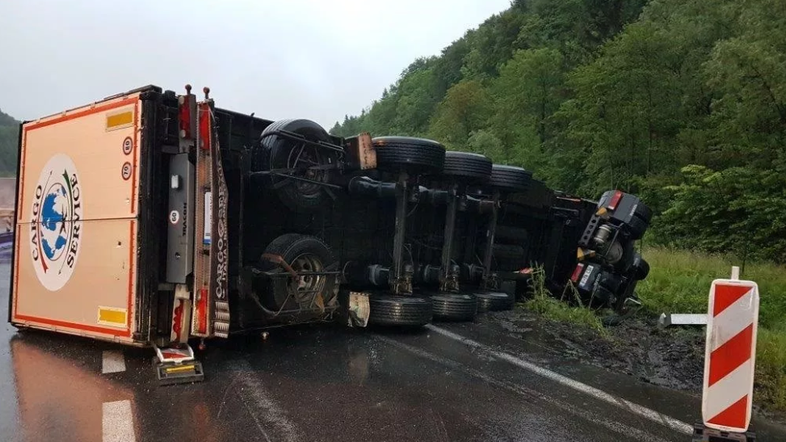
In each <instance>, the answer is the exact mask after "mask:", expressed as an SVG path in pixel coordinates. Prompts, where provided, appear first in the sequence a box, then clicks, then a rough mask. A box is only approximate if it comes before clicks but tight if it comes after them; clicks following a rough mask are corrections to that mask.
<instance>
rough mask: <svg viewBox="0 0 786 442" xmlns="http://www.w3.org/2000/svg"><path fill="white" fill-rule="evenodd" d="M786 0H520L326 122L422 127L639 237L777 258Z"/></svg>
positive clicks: (375, 128) (785, 254) (784, 257)
mask: <svg viewBox="0 0 786 442" xmlns="http://www.w3.org/2000/svg"><path fill="white" fill-rule="evenodd" d="M784 54H786V3H783V2H781V1H780V0H747V1H745V2H739V1H734V0H714V1H711V2H707V1H706V0H651V1H646V0H641V1H624V0H615V1H600V0H567V1H563V2H553V1H549V0H517V1H514V2H513V4H512V6H511V7H510V8H509V9H508V10H506V11H504V12H502V13H500V14H498V15H495V16H492V17H491V18H489V19H488V20H486V21H485V22H484V23H483V24H482V25H480V26H479V27H478V28H477V29H473V30H469V31H467V32H466V34H465V35H464V36H463V37H462V38H460V39H458V40H456V41H455V42H453V43H452V44H451V45H450V46H448V47H446V48H445V49H444V50H443V51H442V53H441V54H440V55H439V56H435V57H427V58H421V59H418V60H415V61H414V62H413V63H412V64H411V65H410V66H409V67H407V68H406V69H405V70H404V71H403V72H402V73H401V75H400V77H399V79H398V80H397V81H396V82H395V84H393V85H391V86H390V87H389V88H387V89H386V90H385V91H384V92H383V93H382V97H381V98H380V99H378V100H376V101H375V102H374V103H371V104H370V106H369V107H368V108H366V109H364V110H362V111H361V113H360V114H359V115H357V116H347V117H346V118H345V119H344V121H343V122H337V123H336V125H335V126H334V127H333V128H332V132H333V133H335V134H339V135H351V134H355V133H357V132H359V131H369V132H371V133H372V134H374V135H387V134H397V135H415V136H427V137H430V138H433V139H436V140H439V141H441V142H443V143H444V144H445V145H446V146H447V147H448V148H449V149H456V150H472V151H477V152H482V153H485V154H487V155H489V156H490V157H492V158H493V159H494V160H495V161H498V162H505V163H509V164H516V165H520V166H523V167H525V168H528V169H531V170H533V171H534V173H535V175H536V176H537V177H539V178H540V179H544V180H545V181H547V182H548V183H549V184H550V185H551V186H553V187H555V188H559V189H562V190H566V191H570V192H574V193H578V194H581V195H585V196H589V197H597V196H598V195H599V194H600V192H602V191H603V190H606V189H609V188H620V189H624V190H626V191H630V192H633V193H637V194H639V195H640V196H642V197H643V198H644V199H645V201H646V202H647V203H648V204H649V205H650V206H652V207H653V208H654V209H655V210H656V213H657V214H658V215H659V216H657V217H656V220H655V223H654V226H653V229H651V230H650V235H649V236H648V239H647V241H655V242H659V243H662V244H669V245H678V246H681V247H687V248H696V249H701V250H705V251H710V252H724V253H726V252H733V253H736V254H737V255H739V256H742V257H744V258H749V259H750V258H755V259H772V260H775V261H778V262H786V194H784V192H783V189H784V188H786V176H785V175H784V174H783V173H782V171H783V170H784V169H786V56H784Z"/></svg>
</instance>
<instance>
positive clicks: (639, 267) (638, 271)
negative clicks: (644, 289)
mask: <svg viewBox="0 0 786 442" xmlns="http://www.w3.org/2000/svg"><path fill="white" fill-rule="evenodd" d="M633 272H634V273H633V275H634V277H635V278H636V279H637V280H639V281H641V280H643V279H645V278H646V277H647V275H649V274H650V264H649V263H648V262H647V261H645V260H644V258H642V257H641V255H639V254H638V253H637V254H636V255H635V256H634V257H633Z"/></svg>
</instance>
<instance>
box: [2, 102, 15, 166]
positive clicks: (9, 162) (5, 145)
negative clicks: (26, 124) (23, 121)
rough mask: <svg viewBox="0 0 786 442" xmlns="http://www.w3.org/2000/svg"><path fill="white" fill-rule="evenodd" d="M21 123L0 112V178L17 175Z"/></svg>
mask: <svg viewBox="0 0 786 442" xmlns="http://www.w3.org/2000/svg"><path fill="white" fill-rule="evenodd" d="M18 133H19V121H16V120H15V119H13V118H11V116H10V115H8V114H5V113H3V111H2V110H0V177H8V176H14V174H16V162H17V161H16V156H17V143H18V141H19V138H18Z"/></svg>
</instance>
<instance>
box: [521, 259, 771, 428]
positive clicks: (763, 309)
mask: <svg viewBox="0 0 786 442" xmlns="http://www.w3.org/2000/svg"><path fill="white" fill-rule="evenodd" d="M642 255H643V256H644V258H645V259H646V260H647V262H649V264H650V273H649V276H647V278H646V279H645V280H644V281H642V282H640V283H639V285H638V287H637V292H638V295H639V298H640V299H641V301H642V303H643V309H642V310H641V311H640V312H639V314H644V315H653V316H657V315H660V314H661V313H707V300H708V297H709V291H710V285H711V284H712V280H713V279H717V278H729V276H730V274H731V266H732V265H741V264H740V263H739V262H736V261H735V260H733V259H732V258H729V257H726V256H720V255H707V254H701V253H694V252H688V251H679V250H670V249H663V248H647V249H645V250H644V251H643V253H642ZM740 279H748V280H751V281H754V282H756V283H757V284H758V286H759V296H760V298H761V301H760V307H759V333H758V340H757V345H756V376H755V387H754V403H755V404H756V405H758V406H760V407H762V408H764V409H766V410H769V411H775V412H778V413H786V267H783V266H777V265H774V264H770V263H747V265H746V266H745V267H744V269H741V272H740ZM532 281H533V292H534V293H533V296H532V298H531V299H529V300H528V301H527V302H526V303H525V308H527V309H529V310H531V311H533V312H536V313H538V314H540V315H542V316H544V317H546V318H548V319H552V320H555V321H560V322H565V323H570V324H575V325H577V326H580V327H588V328H590V329H593V330H596V331H597V332H598V333H599V335H600V336H602V337H604V338H610V334H609V333H608V331H607V330H606V329H605V328H604V327H603V324H602V321H601V317H600V315H602V314H605V313H606V312H602V311H596V310H593V309H589V308H586V307H587V306H582V305H581V301H580V300H579V299H578V296H577V293H576V292H575V288H573V286H572V285H570V284H569V285H568V288H567V289H566V290H565V292H564V293H562V294H559V296H556V297H553V296H552V295H551V294H550V293H549V292H548V290H547V289H546V288H545V286H544V282H545V276H544V272H543V269H541V268H536V269H534V271H533V277H532ZM564 301H572V304H573V305H570V304H568V303H567V302H564ZM577 304H578V305H577Z"/></svg>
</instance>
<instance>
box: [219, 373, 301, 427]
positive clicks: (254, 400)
mask: <svg viewBox="0 0 786 442" xmlns="http://www.w3.org/2000/svg"><path fill="white" fill-rule="evenodd" d="M234 365H235V367H236V368H238V369H239V370H238V372H237V374H236V375H235V379H234V380H233V381H232V383H230V385H229V387H227V390H229V389H231V388H232V387H233V385H234V384H235V381H237V384H238V386H239V387H240V388H239V389H238V388H235V391H234V392H233V393H234V394H236V395H237V396H238V398H239V399H240V402H241V403H242V404H243V406H244V407H245V408H246V411H248V414H250V415H251V418H252V419H253V420H254V423H255V424H256V427H257V429H258V430H259V432H260V433H261V434H262V436H264V437H265V440H267V441H273V440H275V441H286V442H296V441H300V440H304V437H303V434H302V433H301V432H300V430H299V429H298V428H297V426H296V425H295V423H294V422H292V421H291V420H289V416H287V412H286V410H284V409H282V408H281V406H280V405H279V404H278V403H277V402H276V401H275V400H274V399H273V397H272V395H271V394H270V393H269V392H268V391H267V388H265V386H264V384H263V383H262V382H261V381H260V380H259V379H258V377H257V376H255V375H254V371H253V369H252V368H251V366H250V365H249V363H248V362H247V361H238V362H237V363H236V364H234ZM225 396H226V393H225ZM219 412H221V407H219ZM269 432H270V433H273V434H272V435H273V436H274V437H273V438H271V437H270V436H271V435H270V434H269Z"/></svg>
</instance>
